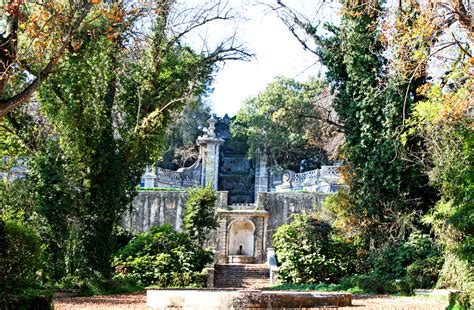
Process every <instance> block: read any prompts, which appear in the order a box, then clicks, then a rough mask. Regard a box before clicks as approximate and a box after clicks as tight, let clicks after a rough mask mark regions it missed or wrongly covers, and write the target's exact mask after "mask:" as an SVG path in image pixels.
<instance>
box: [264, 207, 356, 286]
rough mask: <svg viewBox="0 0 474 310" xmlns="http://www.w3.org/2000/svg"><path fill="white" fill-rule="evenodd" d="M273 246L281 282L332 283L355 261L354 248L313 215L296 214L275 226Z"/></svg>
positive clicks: (346, 271) (348, 271)
mask: <svg viewBox="0 0 474 310" xmlns="http://www.w3.org/2000/svg"><path fill="white" fill-rule="evenodd" d="M273 246H274V247H275V252H276V257H277V261H278V263H279V265H280V269H279V273H278V277H279V280H280V281H282V282H284V283H298V284H304V283H318V282H329V283H334V282H336V281H337V280H339V279H340V278H341V277H343V276H344V275H347V274H349V273H351V272H353V271H354V268H355V265H356V262H357V260H358V258H357V256H356V252H355V247H353V246H352V245H351V244H348V243H347V242H346V241H345V240H342V239H340V238H338V237H337V236H336V235H335V234H334V231H333V229H332V228H331V225H330V224H328V223H326V222H324V221H322V220H321V219H319V218H318V217H316V216H315V215H310V216H308V215H306V214H302V215H297V216H294V218H293V221H292V222H291V223H290V224H287V225H283V226H281V227H279V228H278V229H277V231H276V233H275V235H274V236H273Z"/></svg>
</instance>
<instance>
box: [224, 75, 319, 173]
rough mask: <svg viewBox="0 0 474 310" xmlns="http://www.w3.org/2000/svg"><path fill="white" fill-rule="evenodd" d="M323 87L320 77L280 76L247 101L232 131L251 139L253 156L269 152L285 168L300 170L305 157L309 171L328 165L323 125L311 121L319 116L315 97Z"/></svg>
mask: <svg viewBox="0 0 474 310" xmlns="http://www.w3.org/2000/svg"><path fill="white" fill-rule="evenodd" d="M323 86H324V85H323V83H322V82H321V81H320V80H316V79H312V80H309V81H308V82H305V83H302V82H297V81H295V80H293V79H288V78H281V77H280V78H277V79H276V80H275V81H274V82H272V83H270V84H268V86H267V88H266V89H265V91H263V92H262V93H260V94H259V95H258V96H256V97H254V98H251V99H249V100H247V101H245V102H244V104H243V106H242V108H241V110H240V111H239V113H238V114H237V117H236V120H235V121H234V122H233V124H232V127H231V131H232V134H233V135H234V136H244V137H246V138H247V141H248V144H249V147H250V148H249V156H251V157H252V156H255V155H257V154H258V153H259V152H265V153H266V154H267V155H268V156H269V159H270V160H271V161H272V162H273V161H274V160H276V161H277V162H278V163H279V164H280V165H282V166H283V167H285V168H291V169H293V170H295V171H299V165H300V162H301V160H303V159H306V161H307V165H308V166H307V169H308V170H311V169H313V168H317V167H319V166H321V165H322V164H325V163H326V162H327V159H326V155H325V153H324V151H323V150H322V149H321V147H320V145H319V144H318V142H319V141H320V139H321V136H322V131H321V127H320V125H321V124H319V123H318V122H315V121H313V120H308V118H311V117H314V118H316V117H317V116H318V115H319V112H318V111H317V106H316V105H315V104H314V100H315V97H316V96H317V95H318V94H320V93H321V92H322V90H323Z"/></svg>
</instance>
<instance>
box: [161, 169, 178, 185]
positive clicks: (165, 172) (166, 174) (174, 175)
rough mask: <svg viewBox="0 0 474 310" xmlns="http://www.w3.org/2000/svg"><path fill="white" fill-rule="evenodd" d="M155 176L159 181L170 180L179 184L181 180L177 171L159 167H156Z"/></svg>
mask: <svg viewBox="0 0 474 310" xmlns="http://www.w3.org/2000/svg"><path fill="white" fill-rule="evenodd" d="M156 176H157V178H158V179H160V180H170V181H177V182H181V180H182V177H181V173H179V172H178V171H173V170H169V169H164V168H160V167H156Z"/></svg>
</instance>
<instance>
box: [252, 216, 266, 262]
mask: <svg viewBox="0 0 474 310" xmlns="http://www.w3.org/2000/svg"><path fill="white" fill-rule="evenodd" d="M253 221H254V223H255V251H254V256H255V262H256V263H258V264H261V263H263V262H265V254H266V253H265V252H264V236H263V234H264V219H263V217H255V218H254V219H253Z"/></svg>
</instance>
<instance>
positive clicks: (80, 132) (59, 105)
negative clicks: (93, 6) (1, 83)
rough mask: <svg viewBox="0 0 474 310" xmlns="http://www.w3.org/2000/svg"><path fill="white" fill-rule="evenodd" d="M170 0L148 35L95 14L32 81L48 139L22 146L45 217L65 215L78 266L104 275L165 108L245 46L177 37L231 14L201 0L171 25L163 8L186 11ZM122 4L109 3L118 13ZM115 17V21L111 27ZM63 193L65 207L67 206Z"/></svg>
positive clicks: (161, 132)
mask: <svg viewBox="0 0 474 310" xmlns="http://www.w3.org/2000/svg"><path fill="white" fill-rule="evenodd" d="M173 4H174V2H170V1H163V2H159V3H158V4H157V5H159V10H157V11H156V14H154V15H150V16H149V17H153V19H154V21H153V23H152V25H153V26H152V29H151V32H150V33H151V35H150V36H149V37H141V36H140V37H136V28H135V25H136V24H134V23H119V24H116V23H115V21H116V20H117V19H118V18H119V17H117V16H115V18H113V17H111V16H104V15H99V16H98V17H97V18H96V19H95V20H94V21H93V23H91V25H90V26H89V27H83V28H81V31H79V32H78V33H77V36H78V38H79V40H80V42H81V44H80V46H78V47H77V48H76V49H72V50H67V51H66V52H65V54H64V55H63V57H62V58H61V60H59V62H58V63H57V64H56V68H57V70H55V71H54V72H52V73H51V74H50V76H49V78H48V80H47V81H46V82H45V83H44V84H43V86H42V87H41V89H40V91H39V97H38V98H39V101H40V104H41V108H40V111H41V113H42V114H43V115H44V117H45V119H46V120H47V121H48V122H49V124H51V128H52V129H51V130H52V133H51V135H50V136H49V139H50V141H49V144H52V145H53V146H54V147H53V148H50V149H49V151H48V149H47V148H46V145H44V144H42V145H40V146H39V149H40V151H41V152H40V151H38V150H37V152H36V153H31V154H30V156H31V157H32V158H31V159H32V161H31V162H32V163H34V165H32V170H34V171H33V172H32V176H33V178H34V180H36V181H38V182H37V184H38V186H37V187H36V196H37V197H38V204H39V206H40V210H42V211H43V214H45V216H46V217H47V218H48V219H49V221H50V222H53V221H56V220H58V219H60V218H61V217H62V216H63V215H66V219H67V220H68V221H69V223H70V224H71V227H69V231H68V233H69V234H70V235H72V236H73V237H74V242H75V245H74V247H75V248H76V249H77V250H76V252H75V254H76V256H78V257H80V259H78V260H77V261H76V263H75V265H74V268H73V269H74V270H73V271H74V272H76V273H82V274H83V275H85V276H93V275H95V274H99V275H102V276H104V277H108V276H109V275H110V271H111V269H110V268H111V267H110V261H109V258H110V254H111V251H112V249H113V236H112V230H113V228H114V226H115V225H116V224H118V223H119V220H120V217H121V213H122V211H123V210H124V209H125V208H126V207H127V205H129V203H130V202H131V200H132V198H133V196H134V194H135V193H136V185H137V184H138V183H139V180H140V177H141V174H142V172H143V170H144V168H145V166H146V164H148V163H150V162H151V161H152V160H154V159H156V157H157V156H158V155H160V154H161V152H162V151H163V145H164V137H165V131H166V128H167V125H168V124H169V123H170V121H171V117H172V116H173V115H174V113H176V112H177V111H179V110H181V109H183V107H184V106H186V104H188V103H190V102H191V101H192V100H194V98H195V97H196V96H197V97H199V96H200V95H202V94H204V93H205V92H206V91H207V90H208V86H209V82H210V80H211V73H212V72H213V70H214V69H215V66H216V64H217V63H218V62H220V61H226V60H229V59H241V58H246V57H248V56H249V54H247V53H246V52H245V51H243V50H242V49H241V48H239V47H236V46H235V45H233V41H232V40H229V41H227V42H223V43H221V44H218V45H217V47H216V48H215V49H213V50H209V51H203V52H195V51H193V50H192V49H191V48H190V47H189V46H186V45H184V44H182V42H181V39H182V36H183V35H184V34H185V33H187V32H189V31H191V30H192V29H194V28H195V27H197V26H198V25H203V24H206V23H208V22H210V21H213V20H222V19H224V20H225V19H229V18H231V16H230V15H229V13H228V11H227V10H223V7H222V6H218V5H215V4H208V5H207V6H206V7H203V8H200V9H197V10H194V11H193V13H192V15H190V16H188V17H191V20H187V22H186V23H181V22H183V21H182V20H181V21H180V24H181V25H185V26H183V28H175V27H174V24H173V22H176V20H174V19H172V18H171V17H172V16H176V15H178V16H180V17H183V16H185V15H186V14H185V13H186V12H187V13H189V11H186V12H176V11H175V10H176V7H175V6H174V5H173ZM125 5H126V3H122V2H118V3H113V4H110V6H111V7H112V8H111V9H113V10H114V12H117V14H118V13H119V12H121V11H122V10H121V6H125ZM114 27H119V28H120V29H118V31H113V32H112V33H111V31H110V28H114ZM112 30H113V29H112ZM12 117H13V116H12ZM14 119H16V118H14ZM14 119H13V118H11V119H9V120H8V121H9V122H10V121H11V120H14ZM18 129H19V132H21V130H22V126H20V127H19V128H18ZM53 150H54V151H53ZM58 189H61V190H60V191H58ZM55 194H58V195H59V196H61V195H62V196H61V197H59V196H55ZM64 202H67V203H66V205H67V204H68V205H69V208H70V209H71V210H70V211H67V212H66V214H63V213H61V212H62V208H63V207H64V205H65V203H64ZM63 218H64V217H63ZM68 238H70V237H68Z"/></svg>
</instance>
